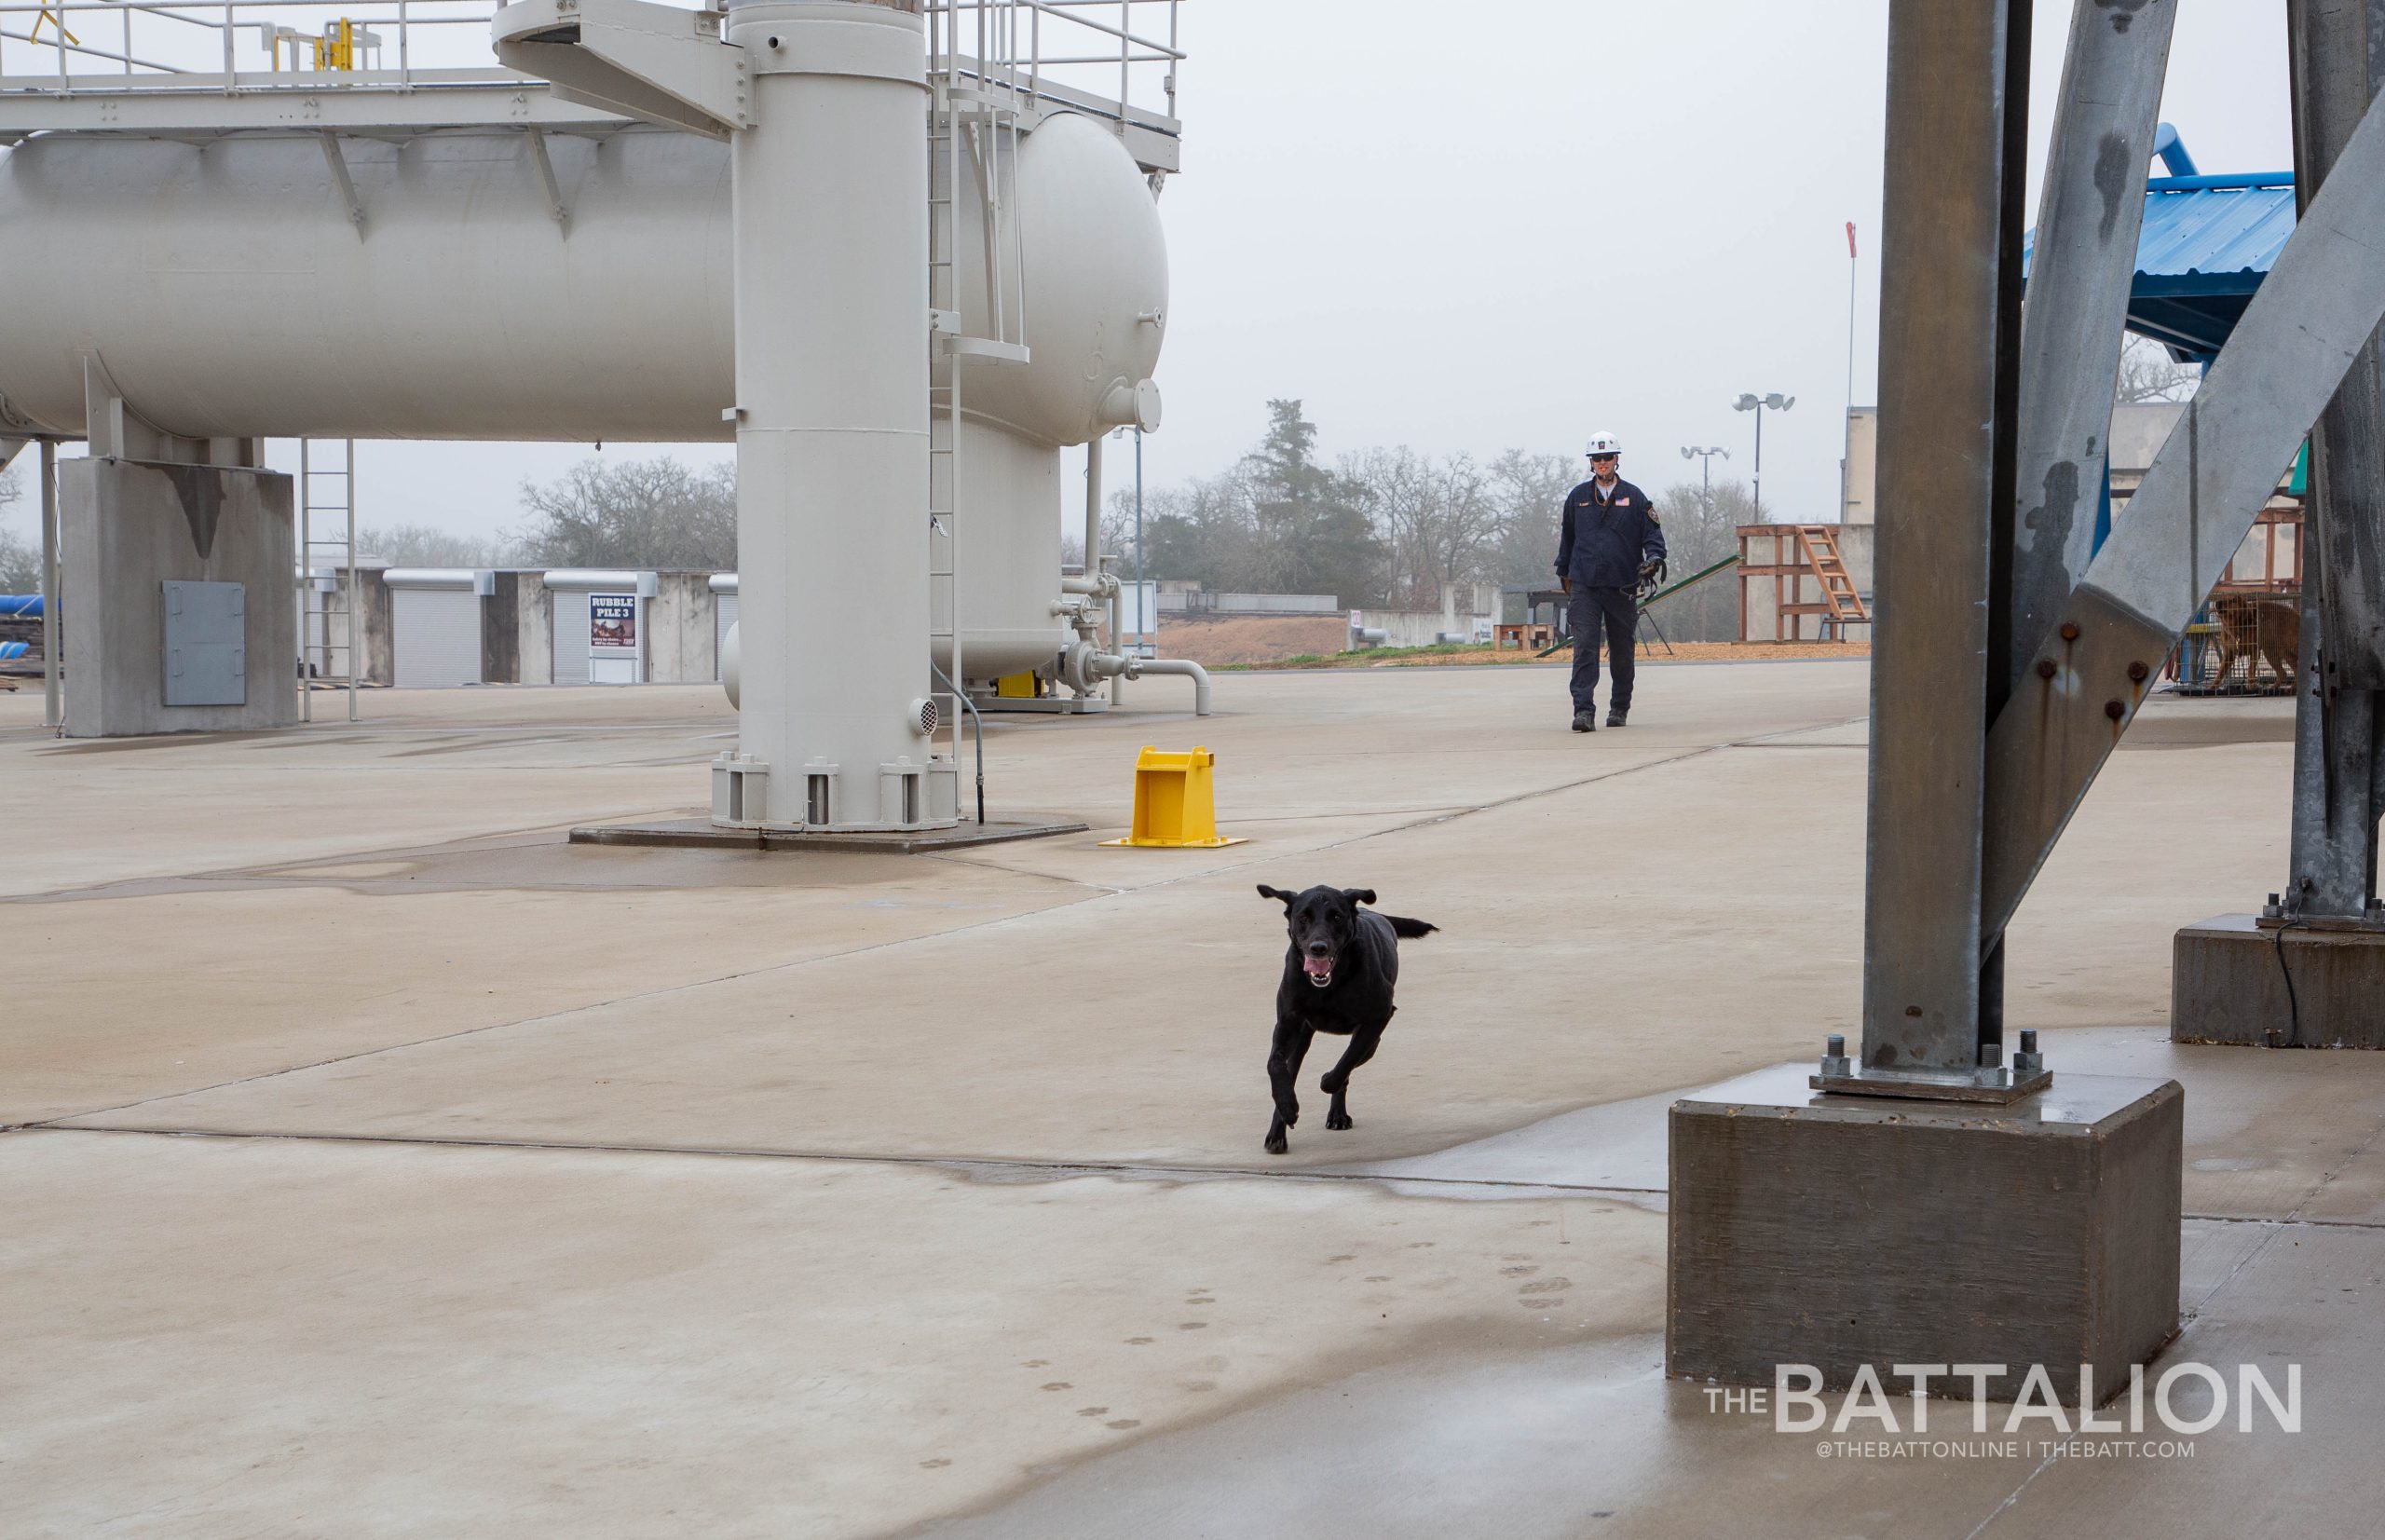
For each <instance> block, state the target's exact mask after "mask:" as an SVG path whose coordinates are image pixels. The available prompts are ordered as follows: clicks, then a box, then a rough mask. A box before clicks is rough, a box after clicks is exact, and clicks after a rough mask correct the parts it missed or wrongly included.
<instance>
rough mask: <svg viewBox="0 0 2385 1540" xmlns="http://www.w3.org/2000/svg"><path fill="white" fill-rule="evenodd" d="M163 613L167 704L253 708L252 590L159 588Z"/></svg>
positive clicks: (234, 586) (172, 583) (169, 584)
mask: <svg viewBox="0 0 2385 1540" xmlns="http://www.w3.org/2000/svg"><path fill="white" fill-rule="evenodd" d="M158 588H159V594H158V601H159V603H160V605H161V606H163V609H164V615H163V620H164V622H165V623H164V624H163V625H162V626H161V627H160V628H159V630H160V633H161V634H162V635H163V637H164V640H165V652H166V657H165V675H166V704H168V705H170V706H244V705H247V704H248V703H249V646H248V638H249V617H248V608H249V606H248V589H247V587H246V585H244V584H241V583H192V582H182V581H179V580H176V579H167V580H166V581H164V582H162V583H160V584H159V585H158Z"/></svg>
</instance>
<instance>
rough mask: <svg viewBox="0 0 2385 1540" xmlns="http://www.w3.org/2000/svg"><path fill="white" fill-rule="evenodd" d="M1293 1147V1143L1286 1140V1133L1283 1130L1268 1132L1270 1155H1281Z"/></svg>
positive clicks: (1276, 1129)
mask: <svg viewBox="0 0 2385 1540" xmlns="http://www.w3.org/2000/svg"><path fill="white" fill-rule="evenodd" d="M1291 1147H1292V1144H1291V1141H1290V1140H1289V1139H1288V1138H1284V1131H1283V1130H1282V1129H1281V1128H1274V1129H1270V1130H1269V1131H1268V1134H1267V1152H1268V1153H1269V1154H1271V1155H1280V1154H1282V1153H1283V1152H1285V1151H1287V1150H1289V1149H1290V1148H1291Z"/></svg>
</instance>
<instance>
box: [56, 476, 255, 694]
mask: <svg viewBox="0 0 2385 1540" xmlns="http://www.w3.org/2000/svg"><path fill="white" fill-rule="evenodd" d="M58 488H59V498H60V502H59V511H60V524H61V534H62V537H63V555H64V562H63V566H64V568H65V574H66V582H65V590H66V591H65V594H64V600H65V602H64V604H63V605H62V606H61V619H63V620H64V621H65V627H66V634H65V635H64V637H62V638H61V644H60V656H61V659H62V660H63V661H64V663H65V675H66V732H67V736H69V737H72V738H102V737H120V736H129V735H134V734H141V733H152V732H194V731H222V730H236V729H255V728H279V727H289V726H291V725H292V724H293V723H295V722H296V721H297V720H298V690H297V685H298V675H297V658H298V613H297V612H298V599H297V592H296V588H295V574H296V572H297V566H298V552H297V537H296V535H295V534H294V533H293V524H292V512H291V510H292V497H293V487H292V482H291V478H290V477H288V476H283V475H277V474H275V473H273V472H270V471H265V470H229V469H225V468H222V467H217V466H199V465H157V464H150V463H147V462H144V461H138V460H123V459H78V460H65V461H62V462H61V463H60V465H59V468H58ZM168 581H176V582H211V583H237V584H239V585H240V587H241V591H242V607H243V609H244V610H245V614H244V615H243V616H242V624H241V626H240V628H239V629H240V630H241V631H242V632H243V635H242V637H241V640H242V641H243V643H244V646H245V654H246V655H245V657H244V658H243V659H242V660H241V669H242V672H243V674H244V675H245V678H244V681H243V687H244V688H242V689H240V690H239V691H238V692H237V693H236V694H235V698H234V699H232V700H230V701H228V702H225V701H219V702H217V703H212V704H207V705H170V704H168V703H167V702H168V700H169V693H168V690H167V684H166V675H167V670H168V664H167V661H166V633H167V621H166V614H165V610H166V599H165V596H164V593H163V592H162V589H163V585H164V584H165V583H167V582H168Z"/></svg>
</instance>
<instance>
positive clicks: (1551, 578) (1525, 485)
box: [1490, 449, 1584, 588]
mask: <svg viewBox="0 0 2385 1540" xmlns="http://www.w3.org/2000/svg"><path fill="white" fill-rule="evenodd" d="M1583 474H1584V473H1583V470H1582V468H1581V462H1580V461H1579V460H1576V459H1574V457H1572V456H1570V455H1549V454H1538V453H1534V452H1533V451H1532V450H1529V449H1510V450H1508V451H1507V452H1506V454H1504V455H1501V456H1500V457H1498V458H1497V459H1495V460H1492V462H1491V471H1490V475H1491V497H1492V501H1493V502H1494V503H1495V504H1496V505H1497V507H1498V510H1499V521H1500V529H1499V549H1498V552H1497V553H1496V556H1495V558H1494V560H1493V562H1492V575H1493V576H1495V577H1497V579H1499V580H1500V581H1501V582H1503V583H1515V584H1519V585H1529V586H1532V587H1535V588H1547V587H1551V586H1553V585H1554V584H1555V582H1556V572H1557V537H1558V527H1557V526H1558V521H1559V518H1560V515H1561V514H1562V513H1563V512H1564V509H1565V494H1566V493H1568V492H1570V491H1572V490H1573V489H1574V485H1575V484H1577V483H1579V482H1580V481H1581V480H1582V479H1583Z"/></svg>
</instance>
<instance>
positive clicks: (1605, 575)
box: [1557, 477, 1665, 588]
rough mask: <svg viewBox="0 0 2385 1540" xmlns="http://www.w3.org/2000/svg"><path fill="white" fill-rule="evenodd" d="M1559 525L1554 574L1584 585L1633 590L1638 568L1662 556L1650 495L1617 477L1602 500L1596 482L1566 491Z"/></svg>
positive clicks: (1661, 535) (1660, 535) (1662, 535)
mask: <svg viewBox="0 0 2385 1540" xmlns="http://www.w3.org/2000/svg"><path fill="white" fill-rule="evenodd" d="M1558 529H1559V531H1560V533H1559V535H1558V538H1557V575H1558V576H1559V577H1560V578H1566V579H1572V580H1573V581H1574V583H1575V584H1577V585H1578V586H1580V587H1583V588H1637V587H1639V586H1640V568H1641V567H1642V566H1645V565H1646V564H1647V563H1650V562H1654V561H1660V560H1662V559H1663V557H1664V554H1665V532H1664V530H1663V529H1661V528H1659V527H1658V526H1657V524H1656V510H1655V509H1654V508H1652V507H1650V506H1649V503H1648V495H1647V494H1646V493H1645V492H1642V491H1641V490H1640V489H1639V488H1638V487H1636V486H1634V485H1632V484H1630V483H1629V482H1627V481H1625V480H1623V479H1622V478H1621V477H1617V478H1616V479H1615V494H1614V496H1613V497H1610V498H1609V499H1608V500H1607V501H1605V502H1603V503H1601V502H1600V501H1599V499H1598V483H1596V482H1594V481H1589V482H1584V483H1583V484H1581V485H1579V486H1577V487H1575V488H1574V490H1573V491H1571V492H1568V493H1567V494H1565V511H1564V514H1563V515H1562V516H1561V517H1560V519H1559V520H1558Z"/></svg>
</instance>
